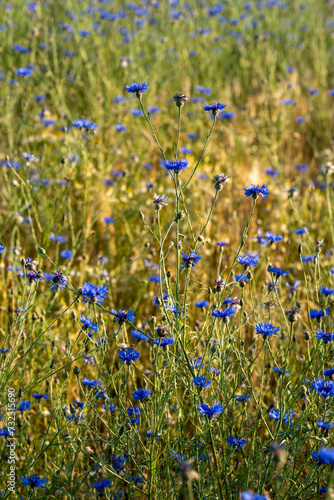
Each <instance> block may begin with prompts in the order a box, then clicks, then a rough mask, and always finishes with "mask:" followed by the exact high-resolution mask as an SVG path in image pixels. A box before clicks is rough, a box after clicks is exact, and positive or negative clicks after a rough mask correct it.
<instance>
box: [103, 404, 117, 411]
mask: <svg viewBox="0 0 334 500" xmlns="http://www.w3.org/2000/svg"><path fill="white" fill-rule="evenodd" d="M102 408H103V409H104V410H108V411H115V410H116V406H115V405H102Z"/></svg>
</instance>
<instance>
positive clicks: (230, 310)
mask: <svg viewBox="0 0 334 500" xmlns="http://www.w3.org/2000/svg"><path fill="white" fill-rule="evenodd" d="M234 314H235V308H234V307H233V306H230V307H227V308H226V309H223V310H221V311H220V310H219V309H214V311H212V316H213V317H214V318H222V319H223V320H226V318H229V317H231V316H233V315H234Z"/></svg>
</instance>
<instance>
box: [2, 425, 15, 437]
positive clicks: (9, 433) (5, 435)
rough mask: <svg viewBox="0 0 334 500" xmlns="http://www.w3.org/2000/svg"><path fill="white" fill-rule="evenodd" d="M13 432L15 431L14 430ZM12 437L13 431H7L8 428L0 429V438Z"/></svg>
mask: <svg viewBox="0 0 334 500" xmlns="http://www.w3.org/2000/svg"><path fill="white" fill-rule="evenodd" d="M14 432H15V430H14ZM12 435H13V431H9V430H8V427H3V428H2V429H0V436H4V437H9V436H12Z"/></svg>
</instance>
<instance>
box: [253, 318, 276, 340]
mask: <svg viewBox="0 0 334 500" xmlns="http://www.w3.org/2000/svg"><path fill="white" fill-rule="evenodd" d="M255 328H256V334H257V335H262V336H263V338H266V337H270V336H271V335H276V333H277V332H278V331H279V326H277V327H275V326H274V325H272V324H271V323H268V322H267V321H265V322H264V323H256V326H255Z"/></svg>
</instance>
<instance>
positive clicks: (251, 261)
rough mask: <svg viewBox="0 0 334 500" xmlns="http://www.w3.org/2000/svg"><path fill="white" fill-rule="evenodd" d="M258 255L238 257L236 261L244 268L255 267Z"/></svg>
mask: <svg viewBox="0 0 334 500" xmlns="http://www.w3.org/2000/svg"><path fill="white" fill-rule="evenodd" d="M259 257H260V254H259V253H258V254H249V255H247V254H246V255H239V257H238V258H237V261H238V262H239V264H243V265H244V266H246V267H251V266H256V265H257V264H258V263H259Z"/></svg>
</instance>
